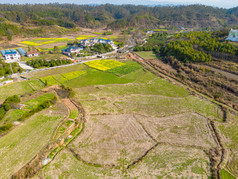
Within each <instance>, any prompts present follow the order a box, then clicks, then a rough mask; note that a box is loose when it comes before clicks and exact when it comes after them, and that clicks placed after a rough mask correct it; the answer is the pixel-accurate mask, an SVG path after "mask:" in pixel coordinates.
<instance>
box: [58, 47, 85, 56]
mask: <svg viewBox="0 0 238 179" xmlns="http://www.w3.org/2000/svg"><path fill="white" fill-rule="evenodd" d="M81 50H83V48H81V47H75V46H72V47H69V48H66V49H64V50H62V53H63V54H65V55H68V56H71V55H72V54H79V53H80V51H81Z"/></svg>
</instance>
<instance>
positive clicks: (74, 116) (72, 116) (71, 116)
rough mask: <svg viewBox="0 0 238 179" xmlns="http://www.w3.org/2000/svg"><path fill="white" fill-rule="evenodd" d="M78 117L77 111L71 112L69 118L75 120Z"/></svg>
mask: <svg viewBox="0 0 238 179" xmlns="http://www.w3.org/2000/svg"><path fill="white" fill-rule="evenodd" d="M77 117H78V110H71V111H70V116H69V118H71V119H76V118H77Z"/></svg>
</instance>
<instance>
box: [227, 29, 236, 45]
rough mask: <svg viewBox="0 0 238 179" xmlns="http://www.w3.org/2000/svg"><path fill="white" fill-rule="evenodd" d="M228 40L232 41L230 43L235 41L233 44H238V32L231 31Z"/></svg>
mask: <svg viewBox="0 0 238 179" xmlns="http://www.w3.org/2000/svg"><path fill="white" fill-rule="evenodd" d="M226 40H230V41H233V42H238V30H233V29H231V30H230V33H229V35H228V37H227V38H226Z"/></svg>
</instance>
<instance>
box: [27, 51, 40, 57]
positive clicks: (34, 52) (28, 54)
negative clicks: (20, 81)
mask: <svg viewBox="0 0 238 179" xmlns="http://www.w3.org/2000/svg"><path fill="white" fill-rule="evenodd" d="M26 56H27V57H38V56H39V53H38V52H37V51H31V52H27V53H26Z"/></svg>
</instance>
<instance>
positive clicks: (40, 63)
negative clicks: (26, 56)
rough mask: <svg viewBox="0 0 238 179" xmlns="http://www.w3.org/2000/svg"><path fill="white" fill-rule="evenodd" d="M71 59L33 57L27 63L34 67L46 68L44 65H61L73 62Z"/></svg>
mask: <svg viewBox="0 0 238 179" xmlns="http://www.w3.org/2000/svg"><path fill="white" fill-rule="evenodd" d="M71 63H72V61H71V60H50V61H48V60H42V59H39V60H37V59H32V60H29V61H27V62H26V64H27V65H29V66H32V67H33V68H42V67H43V68H44V67H48V68H49V67H54V66H60V65H66V64H71Z"/></svg>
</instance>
